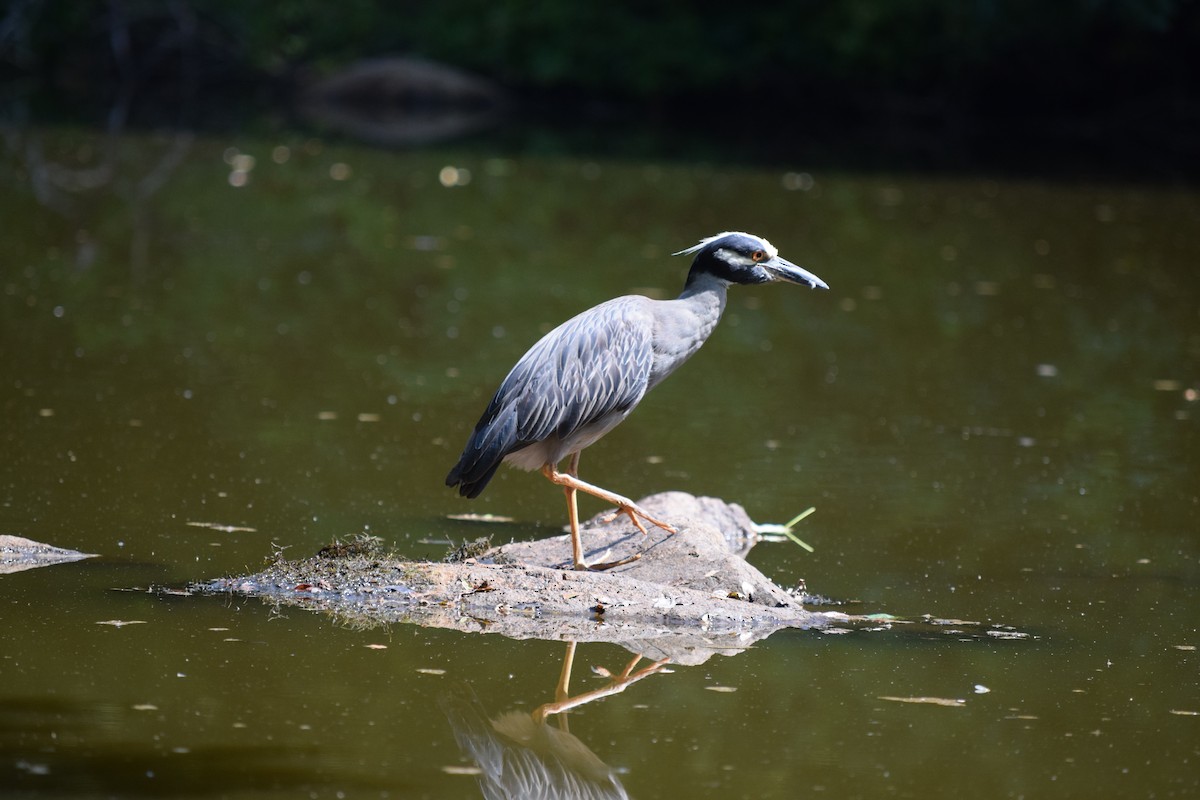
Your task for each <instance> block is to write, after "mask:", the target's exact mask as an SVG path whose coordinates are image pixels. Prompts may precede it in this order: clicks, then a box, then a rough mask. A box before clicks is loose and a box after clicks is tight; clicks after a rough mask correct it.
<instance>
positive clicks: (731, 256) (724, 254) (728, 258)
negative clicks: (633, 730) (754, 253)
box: [713, 247, 754, 267]
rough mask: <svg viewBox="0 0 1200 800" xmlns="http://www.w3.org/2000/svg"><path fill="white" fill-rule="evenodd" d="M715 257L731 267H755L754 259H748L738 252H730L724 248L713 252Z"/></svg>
mask: <svg viewBox="0 0 1200 800" xmlns="http://www.w3.org/2000/svg"><path fill="white" fill-rule="evenodd" d="M713 255H714V256H716V257H717V258H719V259H721V260H722V261H724V262H725V263H726V264H728V265H729V266H731V267H750V266H753V265H754V259H752V258H748V257H746V256H744V255H742V254H741V253H739V252H737V251H736V250H729V249H727V248H724V247H721V248H718V249H717V250H716V251H714V252H713Z"/></svg>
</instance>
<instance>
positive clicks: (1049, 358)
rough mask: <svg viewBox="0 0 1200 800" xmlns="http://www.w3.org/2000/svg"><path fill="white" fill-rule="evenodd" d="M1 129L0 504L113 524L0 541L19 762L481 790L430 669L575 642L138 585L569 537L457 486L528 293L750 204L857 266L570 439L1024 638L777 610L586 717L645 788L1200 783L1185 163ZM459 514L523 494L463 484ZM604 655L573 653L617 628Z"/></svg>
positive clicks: (577, 721)
mask: <svg viewBox="0 0 1200 800" xmlns="http://www.w3.org/2000/svg"><path fill="white" fill-rule="evenodd" d="M14 136H15V137H16V138H15V139H14V140H13V142H14V146H11V147H10V149H9V151H8V152H7V153H6V155H5V160H4V162H3V167H2V168H0V169H2V174H3V181H0V214H2V216H3V218H4V220H5V223H6V224H5V228H6V235H5V255H4V256H3V263H2V265H0V288H2V293H0V308H2V309H3V316H2V321H0V326H2V327H0V357H2V359H3V364H4V370H3V380H2V382H0V408H2V409H3V427H2V432H0V443H2V446H3V453H4V458H3V459H2V460H0V532H2V533H11V534H17V535H21V536H26V537H29V538H33V539H37V540H40V541H46V542H50V543H52V544H56V545H59V546H64V547H72V548H76V549H79V550H83V551H86V552H91V553H97V554H99V558H96V559H93V560H90V561H86V562H81V563H76V564H71V565H63V566H56V567H52V568H47V569H40V570H33V571H29V572H24V573H20V574H14V575H7V576H3V577H0V609H3V611H0V620H2V621H3V623H4V624H3V625H2V626H0V630H2V633H0V786H2V787H4V790H3V793H4V794H6V795H9V796H14V797H20V796H34V795H37V796H79V797H126V796H135V795H138V796H163V797H178V796H214V797H238V798H240V797H245V798H266V797H295V796H297V794H304V795H308V796H313V797H337V796H346V797H430V798H440V797H471V796H479V789H478V788H477V786H476V782H475V781H476V778H475V777H473V776H472V775H470V774H462V773H463V772H464V769H463V768H464V767H467V766H469V764H470V762H469V761H468V760H467V759H466V758H465V757H464V756H463V754H462V752H461V751H460V749H459V747H458V745H457V744H456V742H455V739H454V736H453V731H452V728H451V725H450V724H449V721H448V719H447V716H446V714H445V713H444V712H443V710H442V708H441V707H439V705H438V703H437V698H438V697H439V696H440V695H443V694H446V693H458V694H459V695H462V694H464V693H465V694H468V695H469V694H473V695H474V696H475V697H476V698H477V699H478V701H479V703H480V704H481V705H482V707H483V709H484V710H485V711H486V712H487V713H488V714H489V715H490V716H493V717H496V716H499V715H500V714H501V713H503V712H505V711H511V710H513V709H518V710H521V709H523V710H526V711H530V710H532V709H534V708H536V707H537V706H538V705H540V704H542V703H545V702H547V701H549V700H551V699H553V697H554V688H555V682H556V680H557V679H558V676H559V669H560V665H561V661H562V658H563V656H564V647H565V645H564V644H563V643H556V642H537V641H520V642H518V641H508V640H504V639H502V638H500V637H497V636H466V635H462V634H458V633H452V632H444V631H434V630H422V629H419V628H415V627H411V626H400V627H396V628H390V629H373V630H357V629H352V628H348V627H347V626H344V625H341V624H339V623H338V622H337V621H335V620H329V619H325V618H321V617H317V616H313V615H307V614H305V613H303V612H297V611H290V612H288V613H287V614H286V615H281V614H279V613H277V612H275V611H273V610H272V609H271V608H270V607H267V606H264V605H261V604H259V603H258V602H247V601H242V600H236V599H222V598H196V597H181V596H175V595H172V594H169V593H166V592H163V591H161V588H154V587H173V586H182V585H185V584H186V583H187V582H189V581H194V580H203V579H206V578H211V577H216V576H220V575H225V574H229V573H234V572H238V571H242V570H246V569H253V568H254V567H255V566H256V565H257V564H259V563H261V562H262V560H263V559H264V558H267V557H269V556H270V555H271V554H272V553H273V552H275V551H276V550H278V549H283V550H284V552H285V553H287V554H290V555H296V556H303V555H308V554H309V553H311V552H312V551H314V550H316V549H317V548H319V547H320V546H322V545H324V544H326V543H328V542H329V541H331V540H332V539H334V538H335V537H340V536H348V535H353V534H356V533H360V532H368V533H371V534H373V535H377V536H380V537H382V538H383V539H384V540H385V541H386V542H388V543H389V544H391V545H393V546H394V547H395V548H397V549H398V550H400V551H401V552H403V553H405V554H408V555H411V556H413V557H428V558H439V557H441V555H442V554H443V553H444V552H445V550H446V545H444V544H439V543H437V542H442V541H445V540H447V539H451V540H454V541H456V542H457V541H459V540H461V539H463V538H466V537H474V536H477V535H480V533H484V532H492V533H494V534H495V535H496V536H497V537H500V538H507V537H534V536H542V535H546V534H548V533H551V532H556V531H557V528H558V526H560V525H562V524H563V522H564V521H565V515H564V513H563V512H564V509H563V504H562V497H561V493H560V492H559V491H558V490H557V489H555V488H554V487H551V486H550V485H548V484H547V483H546V482H545V481H544V480H542V479H541V478H539V477H538V476H536V475H526V474H524V473H520V472H511V471H505V472H503V473H501V475H500V477H498V478H497V480H496V481H494V483H493V485H492V486H490V487H489V489H488V491H487V493H485V494H484V495H483V496H482V497H481V498H480V499H478V500H476V501H473V502H468V501H466V500H463V499H461V498H459V497H457V496H456V495H455V494H454V493H453V492H451V491H449V490H447V489H445V487H444V486H443V485H442V479H443V477H444V474H445V472H446V470H447V469H448V468H449V466H450V465H451V464H452V463H453V461H454V460H455V458H456V456H457V454H458V451H459V448H460V447H461V446H462V443H463V441H464V440H465V437H466V434H467V432H468V430H469V429H470V427H471V426H472V425H473V424H474V422H475V420H476V418H477V417H478V414H479V413H480V411H482V408H483V406H484V405H485V404H486V402H487V399H488V397H489V396H490V393H491V392H492V391H493V390H494V388H495V386H496V384H497V383H498V381H499V380H500V379H501V378H502V377H503V375H504V373H505V372H506V371H507V368H508V367H509V366H510V365H511V364H512V363H513V362H514V361H515V360H516V358H517V357H519V355H520V354H521V353H522V352H524V350H525V348H526V347H528V345H529V344H530V343H532V341H534V340H535V339H536V338H537V337H538V336H539V335H540V334H541V333H542V332H544V331H546V330H549V329H550V328H551V327H552V326H554V325H555V324H557V323H558V322H560V321H562V320H563V319H565V318H567V317H568V316H570V315H572V314H574V313H577V312H578V311H580V310H582V309H584V308H587V307H588V306H590V305H593V304H595V303H597V302H599V301H601V300H603V299H607V298H609V297H611V296H615V295H617V294H622V293H626V292H630V291H639V292H644V293H649V294H652V295H654V296H660V297H667V296H672V295H673V294H674V293H675V292H677V291H678V288H679V287H680V286H681V285H682V281H683V276H684V274H685V273H686V269H687V261H686V260H685V259H683V258H676V259H672V258H671V257H670V255H669V254H670V253H671V252H673V251H675V250H678V249H681V248H683V247H686V246H688V245H690V244H692V243H693V242H694V241H696V240H697V239H699V238H700V237H702V236H706V235H710V234H712V233H716V232H718V231H721V230H726V229H744V230H750V231H754V232H757V233H760V234H762V235H765V236H767V237H769V238H770V239H771V240H772V241H773V242H774V243H775V244H776V245H777V246H778V247H779V248H780V251H781V253H782V254H783V255H784V256H785V257H787V258H789V259H791V260H793V261H795V262H797V263H799V264H801V265H803V266H805V267H806V268H809V269H811V270H812V271H813V272H815V273H816V274H818V275H820V276H821V277H822V278H824V279H825V280H826V281H828V283H829V284H830V285H831V287H832V290H831V291H830V292H810V291H805V290H801V289H799V288H798V287H784V286H767V287H735V289H733V290H732V291H731V295H730V304H729V309H728V311H727V314H726V318H725V320H724V322H723V323H722V325H721V327H720V328H719V329H718V330H717V332H716V334H715V335H714V336H713V338H712V339H711V340H710V342H709V343H708V344H707V345H706V346H705V348H704V350H703V351H701V352H700V353H699V354H698V355H697V356H696V357H695V359H694V360H693V361H692V362H690V363H689V364H688V365H687V366H686V367H685V368H684V369H682V370H681V371H680V372H679V373H677V374H676V375H674V376H672V378H671V379H670V380H669V381H667V382H666V383H665V384H663V385H662V386H661V387H660V388H658V389H657V390H655V392H654V393H653V394H652V395H651V396H650V397H649V398H648V399H647V400H646V401H645V402H644V403H643V404H642V406H641V407H639V409H638V410H637V412H636V413H635V414H634V415H633V416H632V417H631V418H630V420H629V421H628V422H627V423H626V424H625V425H623V426H622V427H621V428H619V429H617V430H616V431H614V432H613V433H612V434H610V435H609V436H608V437H606V438H605V440H604V441H603V442H602V443H600V444H598V445H596V446H594V447H593V448H591V449H589V450H588V451H587V452H586V453H585V454H584V456H583V461H582V470H583V475H584V477H586V478H589V479H591V480H593V481H595V482H597V483H600V484H602V485H604V486H606V487H609V488H611V489H613V490H615V491H618V492H621V493H624V494H628V495H632V496H634V497H638V496H642V495H645V494H648V493H651V492H655V491H661V490H666V489H680V490H685V491H689V492H693V493H696V494H709V495H716V496H720V497H723V498H725V499H727V500H730V501H735V502H739V503H742V504H743V505H744V506H745V507H746V508H747V510H748V511H749V512H750V514H751V515H752V516H753V517H755V518H756V519H758V520H761V521H784V520H786V519H788V518H790V517H792V516H793V515H794V514H796V513H797V512H799V511H801V510H803V509H804V508H806V507H808V506H810V505H811V506H816V508H817V513H816V514H815V515H814V516H812V517H810V518H809V519H808V520H806V521H805V522H804V523H802V528H801V530H800V531H799V532H800V534H801V536H802V537H803V538H804V539H806V540H807V541H809V542H810V543H812V544H813V545H814V546H815V547H816V552H815V553H813V554H808V553H806V552H804V551H802V550H800V549H799V548H796V547H794V546H792V545H790V544H776V545H763V546H760V547H759V548H758V549H756V550H755V551H754V553H753V554H752V556H751V560H752V561H753V562H754V563H755V564H756V565H758V566H759V567H760V568H762V569H763V570H764V571H766V572H767V573H768V574H769V575H770V576H772V577H773V578H775V579H776V580H777V581H779V582H780V583H782V584H785V585H791V584H794V583H795V582H796V581H797V580H799V579H800V578H804V579H805V580H806V581H807V585H808V588H809V590H810V591H814V592H818V593H820V594H823V595H827V596H830V597H833V598H838V599H843V600H857V601H861V602H860V603H859V604H857V605H854V606H851V607H850V608H851V609H852V610H857V611H878V612H886V613H891V614H894V615H897V616H901V617H906V618H919V617H920V616H921V615H924V614H931V615H935V616H937V617H942V618H958V619H963V620H969V621H978V622H983V623H1002V624H1007V625H1012V626H1015V627H1016V628H1018V629H1019V630H1021V631H1024V632H1027V633H1029V634H1030V637H1029V638H1026V639H1023V640H1016V641H1012V640H1003V639H998V638H994V637H987V636H984V637H967V636H964V637H961V640H960V637H956V636H953V635H946V634H944V633H943V634H937V635H933V634H914V633H911V632H906V631H905V630H904V628H903V626H898V627H897V628H895V629H893V630H892V631H890V632H875V633H866V632H861V633H855V634H849V635H830V634H821V633H817V632H812V631H794V632H785V633H781V634H777V635H776V636H774V637H772V638H771V639H769V640H768V641H767V642H765V643H762V644H760V645H758V646H756V647H755V648H754V649H752V650H749V651H747V652H744V653H742V654H740V655H737V656H734V657H725V656H717V657H714V658H713V659H712V660H710V661H709V662H708V663H706V664H705V665H703V666H702V667H676V668H674V670H673V671H672V672H670V673H664V674H656V675H652V676H649V677H647V678H646V679H645V680H643V681H642V682H640V683H638V684H636V685H635V686H632V687H630V688H629V690H628V691H626V692H625V693H624V694H621V695H617V696H615V697H611V698H609V699H606V700H603V701H600V702H596V703H592V704H589V705H587V706H584V707H582V708H580V709H578V710H577V711H575V712H574V713H572V714H571V715H570V720H569V728H570V732H571V734H572V735H574V736H575V737H577V738H578V740H579V741H580V742H581V743H582V744H583V745H584V746H586V747H587V748H588V749H590V750H591V751H592V752H593V753H594V754H595V756H596V758H598V759H599V760H600V761H601V762H603V763H604V764H607V765H609V766H610V767H612V768H613V769H614V770H616V774H617V776H618V777H617V779H618V781H619V783H620V784H621V786H623V787H624V790H625V791H627V792H628V794H629V795H630V796H633V797H639V798H650V797H684V796H686V797H713V798H716V797H721V798H728V797H748V798H757V797H791V796H796V795H800V794H807V795H825V796H830V797H881V796H926V797H953V796H964V795H965V796H971V797H998V798H999V797H1003V798H1018V797H1048V796H1063V797H1070V796H1101V795H1105V794H1110V795H1119V796H1123V797H1172V796H1174V797H1183V796H1187V795H1189V794H1192V793H1195V792H1196V791H1198V790H1200V744H1198V743H1200V728H1198V727H1197V726H1198V725H1200V716H1198V714H1200V682H1198V681H1197V674H1198V673H1197V655H1196V651H1195V647H1196V646H1197V644H1198V643H1200V642H1198V638H1200V637H1198V636H1197V628H1196V618H1195V613H1194V610H1195V608H1196V607H1197V605H1196V604H1197V600H1198V597H1197V595H1198V591H1197V587H1198V580H1200V567H1198V565H1197V556H1198V554H1200V537H1198V533H1197V523H1196V519H1197V515H1198V513H1200V511H1198V509H1200V482H1198V481H1197V473H1198V467H1200V460H1198V458H1197V455H1196V452H1197V445H1198V444H1200V441H1198V439H1200V437H1198V435H1197V421H1196V420H1197V413H1198V412H1200V406H1198V405H1197V401H1198V394H1197V393H1198V392H1200V291H1198V290H1197V283H1196V278H1195V264H1196V263H1198V261H1200V238H1198V237H1197V236H1196V234H1195V231H1196V229H1197V224H1198V223H1200V194H1197V193H1196V192H1194V191H1191V190H1188V189H1180V188H1171V187H1158V186H1153V185H1140V184H1136V183H1130V182H1127V181H1126V182H1115V181H1103V180H1096V181H1092V182H1071V183H1067V182H1063V181H1038V180H1033V179H1028V178H1022V179H1014V178H1009V177H1006V176H1004V175H1000V174H983V175H963V176H958V177H947V176H938V177H930V176H922V175H916V174H882V173H871V174H847V173H842V172H837V171H823V170H816V169H813V168H812V167H811V166H810V165H807V164H805V163H804V160H803V158H802V157H797V159H796V162H795V163H790V164H787V163H785V164H779V165H778V166H773V167H769V168H768V167H763V166H755V167H742V166H738V165H733V164H716V163H681V162H673V161H654V162H651V161H634V160H621V159H616V158H604V159H588V158H577V157H569V156H565V155H559V156H538V155H524V154H514V153H513V152H511V151H500V150H496V151H492V150H490V149H489V148H488V146H487V145H486V144H476V145H472V146H463V147H457V148H453V147H448V148H442V149H427V150H421V151H415V152H386V151H378V150H371V149H367V148H361V147H357V146H353V145H350V144H340V143H331V142H323V141H321V140H319V139H314V138H309V137H308V136H307V135H300V134H292V133H288V132H280V133H276V134H271V135H261V136H251V135H245V136H229V137H204V136H177V135H164V134H130V135H124V136H121V137H119V138H116V139H108V138H106V137H105V136H103V135H101V134H97V133H95V132H92V131H88V130H75V129H53V128H36V129H30V130H25V131H20V132H17V133H16V134H14ZM591 502H592V501H589V500H585V501H584V509H583V510H584V513H585V514H591V513H594V512H595V511H598V510H600V507H599V506H598V505H594V504H592V505H589V503H591ZM464 512H476V513H491V514H497V515H504V516H510V517H513V518H514V519H515V522H513V523H512V524H509V525H504V526H498V527H495V528H483V527H481V526H479V525H478V524H471V523H464V522H458V521H454V520H450V519H448V515H451V514H460V513H464ZM148 588H150V589H152V590H151V591H147V589H148ZM113 622H122V623H132V624H122V625H115V624H107V623H113ZM985 627H986V626H985ZM575 658H576V664H575V666H576V669H575V672H574V675H573V682H572V687H573V688H574V689H576V690H579V691H583V690H586V689H588V688H594V687H596V686H599V685H602V684H603V682H604V681H603V679H602V678H600V677H597V676H596V675H594V674H593V673H592V672H591V671H590V670H589V667H591V666H593V665H602V666H604V667H606V668H608V669H609V670H611V671H613V672H616V671H619V669H620V668H621V667H622V666H624V664H625V663H626V662H627V661H628V659H629V654H628V653H626V652H625V651H623V650H621V649H619V648H616V647H611V646H605V645H590V646H589V645H583V646H580V648H579V649H578V652H577V654H576V657H575ZM713 690H716V691H713ZM881 698H908V699H911V698H934V699H942V700H963V701H965V702H963V703H961V704H958V705H957V707H954V706H949V705H938V704H932V703H905V702H898V701H897V700H894V699H881ZM553 724H555V726H556V727H557V723H553ZM467 771H468V772H469V770H467Z"/></svg>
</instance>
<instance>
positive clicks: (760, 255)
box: [750, 250, 767, 264]
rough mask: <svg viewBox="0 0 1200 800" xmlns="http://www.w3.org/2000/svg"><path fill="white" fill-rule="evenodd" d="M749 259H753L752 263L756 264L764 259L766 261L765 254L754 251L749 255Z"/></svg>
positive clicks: (760, 251)
mask: <svg viewBox="0 0 1200 800" xmlns="http://www.w3.org/2000/svg"><path fill="white" fill-rule="evenodd" d="M750 257H751V258H752V259H754V263H756V264H757V263H758V262H759V261H763V260H764V259H766V257H767V254H766V253H764V252H763V251H762V250H755V251H754V252H753V253H751V254H750Z"/></svg>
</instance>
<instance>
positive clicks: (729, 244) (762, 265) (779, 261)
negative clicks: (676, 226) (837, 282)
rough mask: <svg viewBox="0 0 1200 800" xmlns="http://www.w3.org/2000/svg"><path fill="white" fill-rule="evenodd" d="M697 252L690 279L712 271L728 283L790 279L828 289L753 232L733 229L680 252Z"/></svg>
mask: <svg viewBox="0 0 1200 800" xmlns="http://www.w3.org/2000/svg"><path fill="white" fill-rule="evenodd" d="M692 253H695V254H696V257H695V259H693V260H692V269H691V272H689V273H688V283H691V282H692V281H693V280H695V279H696V278H697V277H699V276H700V275H712V276H713V277H716V278H718V279H720V280H723V281H725V282H727V283H745V284H749V283H769V282H770V281H786V282H788V283H799V284H803V285H805V286H810V287H812V288H813V289H828V288H829V286H828V284H826V283H825V281H823V280H821V279H820V278H818V277H817V276H816V275H813V274H812V273H811V272H809V271H808V270H806V269H801V268H800V267H798V266H796V265H795V264H793V263H792V262H790V261H788V260H787V259H785V258H780V256H779V251H778V250H777V249H775V245H773V244H771V243H770V242H768V241H767V240H766V239H764V238H762V237H761V236H755V235H754V234H752V233H739V232H737V231H731V232H726V233H718V234H717V235H716V236H709V237H708V238H707V239H701V240H700V242H699V243H698V244H695V245H693V246H692V247H689V248H687V249H686V250H680V251H679V252H678V253H675V255H677V256H682V255H690V254H692Z"/></svg>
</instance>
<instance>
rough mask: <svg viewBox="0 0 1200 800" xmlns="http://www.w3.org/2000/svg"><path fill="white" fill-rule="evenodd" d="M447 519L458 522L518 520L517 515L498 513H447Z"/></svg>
mask: <svg viewBox="0 0 1200 800" xmlns="http://www.w3.org/2000/svg"><path fill="white" fill-rule="evenodd" d="M446 519H452V520H456V521H458V522H516V518H515V517H503V516H500V515H498V514H447V515H446Z"/></svg>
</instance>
